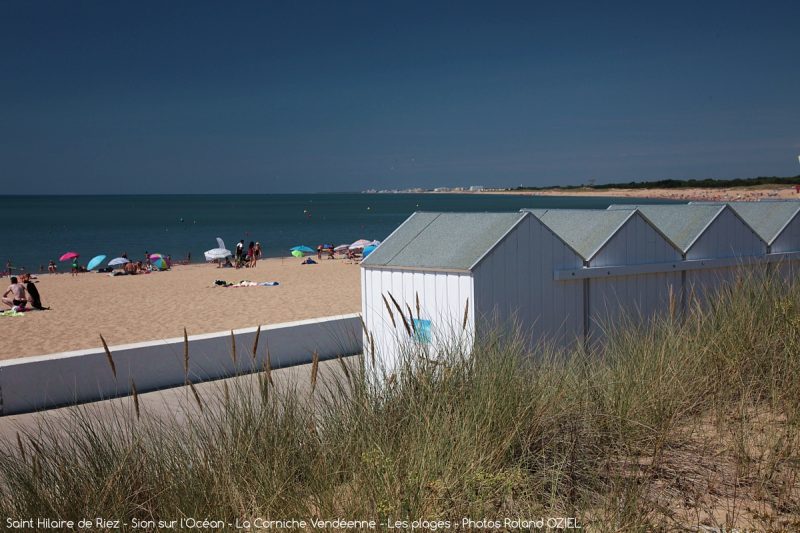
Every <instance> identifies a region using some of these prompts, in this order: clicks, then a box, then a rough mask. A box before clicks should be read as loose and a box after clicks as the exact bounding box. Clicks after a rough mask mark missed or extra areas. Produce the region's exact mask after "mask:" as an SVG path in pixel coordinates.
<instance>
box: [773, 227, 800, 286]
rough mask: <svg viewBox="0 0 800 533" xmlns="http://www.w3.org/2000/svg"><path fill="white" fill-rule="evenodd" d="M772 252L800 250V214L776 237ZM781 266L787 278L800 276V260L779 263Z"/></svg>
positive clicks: (778, 266) (779, 266)
mask: <svg viewBox="0 0 800 533" xmlns="http://www.w3.org/2000/svg"><path fill="white" fill-rule="evenodd" d="M770 252H771V253H776V254H777V253H787V252H800V214H798V215H797V216H795V217H794V219H792V221H791V222H789V224H788V225H787V226H786V228H785V229H784V230H783V231H782V232H781V234H780V235H779V236H778V238H777V239H775V240H774V241H773V243H772V246H771V248H770ZM776 268H779V269H780V271H781V273H782V274H783V276H784V277H785V278H786V279H795V278H796V277H797V276H800V260H794V261H786V262H782V263H779V264H778V265H777V267H776Z"/></svg>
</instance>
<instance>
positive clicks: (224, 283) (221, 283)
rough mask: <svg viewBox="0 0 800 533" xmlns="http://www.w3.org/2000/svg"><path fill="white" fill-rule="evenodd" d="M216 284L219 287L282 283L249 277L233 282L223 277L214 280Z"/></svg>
mask: <svg viewBox="0 0 800 533" xmlns="http://www.w3.org/2000/svg"><path fill="white" fill-rule="evenodd" d="M214 285H215V286H217V287H234V288H238V287H275V286H276V285H280V283H279V282H277V281H250V280H247V279H243V280H242V281H240V282H238V283H233V282H230V281H225V280H221V279H217V280H214Z"/></svg>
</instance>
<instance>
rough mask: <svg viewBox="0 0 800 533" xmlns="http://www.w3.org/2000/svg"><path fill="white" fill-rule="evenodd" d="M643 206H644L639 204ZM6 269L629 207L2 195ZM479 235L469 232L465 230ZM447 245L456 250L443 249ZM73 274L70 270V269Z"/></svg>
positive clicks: (453, 200) (444, 197) (563, 202)
mask: <svg viewBox="0 0 800 533" xmlns="http://www.w3.org/2000/svg"><path fill="white" fill-rule="evenodd" d="M635 201H636V202H637V203H643V201H642V200H635ZM0 202H1V203H0V205H2V206H3V208H2V209H0V260H2V265H0V270H5V268H4V267H5V264H6V261H8V260H11V262H12V264H13V265H14V266H16V267H25V268H26V269H27V270H30V271H34V272H36V271H38V270H39V268H40V266H45V267H46V266H47V262H48V260H50V259H53V260H56V261H58V258H59V256H61V254H63V253H64V252H67V251H75V252H78V253H79V254H81V262H82V263H83V264H86V262H88V260H89V259H91V258H92V257H94V256H95V255H98V254H105V255H107V256H108V259H109V260H110V259H111V258H113V257H117V256H119V255H121V254H122V253H123V252H127V254H128V257H130V258H131V259H135V258H143V257H144V254H145V252H150V253H155V252H159V253H162V254H169V255H171V256H172V258H173V259H174V260H178V259H182V258H185V257H186V256H187V254H189V253H191V257H192V261H193V262H198V261H202V260H203V251H204V250H208V249H211V248H215V247H216V245H217V244H216V241H215V240H214V238H215V237H222V239H223V240H224V241H225V244H226V246H227V247H228V248H229V249H232V248H233V247H234V246H235V245H236V243H237V242H238V241H239V239H244V240H245V244H247V243H249V242H250V241H259V242H261V245H262V247H263V248H264V249H265V251H266V255H267V256H270V257H277V256H286V255H288V253H289V251H288V250H289V248H291V247H292V246H296V245H301V244H303V245H307V246H310V247H312V248H315V247H316V246H317V245H318V244H333V245H338V244H343V243H350V242H353V241H355V240H357V239H362V238H365V239H378V240H382V239H384V238H385V237H386V236H387V235H389V233H391V232H392V231H393V230H394V229H395V228H396V227H397V226H398V225H399V224H400V223H401V222H403V220H405V219H406V218H407V217H408V216H409V215H410V214H411V213H413V212H414V211H517V210H519V209H520V208H523V207H553V208H557V207H561V208H592V209H605V208H606V207H607V206H608V205H609V204H610V203H633V202H634V200H628V199H622V198H575V197H530V196H514V195H479V194H358V193H355V194H345V193H342V194H267V195H157V196H0ZM464 230H465V231H469V228H464ZM442 245H443V246H446V245H447V243H442ZM65 267H66V265H62V269H63V268H65Z"/></svg>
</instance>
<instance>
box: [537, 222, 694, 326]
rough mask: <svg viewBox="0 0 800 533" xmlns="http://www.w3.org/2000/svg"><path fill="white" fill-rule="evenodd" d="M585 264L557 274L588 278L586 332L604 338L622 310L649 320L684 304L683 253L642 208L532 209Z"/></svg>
mask: <svg viewBox="0 0 800 533" xmlns="http://www.w3.org/2000/svg"><path fill="white" fill-rule="evenodd" d="M530 212H531V213H532V214H534V215H535V216H536V217H537V218H538V219H539V220H540V221H541V222H542V223H544V224H545V225H546V226H547V227H548V228H550V229H551V230H552V231H553V232H554V233H555V234H556V235H557V236H558V237H559V238H560V239H561V240H562V241H563V242H564V243H566V244H567V245H568V246H569V247H570V248H572V249H573V250H575V251H576V252H577V253H578V254H579V255H580V257H581V259H582V261H583V265H582V267H581V268H578V269H571V270H563V269H562V270H560V271H556V272H554V274H553V279H554V280H555V281H556V282H561V283H563V282H564V281H566V280H570V279H580V280H582V283H583V291H582V292H583V295H584V303H583V314H584V335H585V337H586V339H587V340H589V339H591V340H600V339H602V337H603V330H604V328H605V327H606V326H607V325H609V324H610V323H612V322H613V321H614V320H615V319H617V318H619V316H620V315H621V314H623V313H624V314H625V315H627V317H629V318H631V319H635V320H646V319H648V318H649V317H652V316H653V315H655V314H657V313H661V312H669V310H670V309H674V308H675V307H676V306H677V305H678V299H679V298H680V293H681V275H680V273H679V272H678V271H677V270H676V267H675V266H674V265H676V264H677V263H678V262H680V260H681V252H680V250H678V249H677V247H676V246H675V245H673V244H672V242H671V241H669V240H668V239H667V238H666V237H665V236H664V235H663V233H661V232H660V231H659V230H658V229H657V228H656V227H654V226H653V224H652V223H650V222H649V221H648V220H647V219H646V218H645V217H643V216H642V215H641V213H639V212H638V211H637V210H626V211H622V210H620V211H614V210H611V211H601V210H588V209H587V210H574V209H550V210H536V209H533V210H530Z"/></svg>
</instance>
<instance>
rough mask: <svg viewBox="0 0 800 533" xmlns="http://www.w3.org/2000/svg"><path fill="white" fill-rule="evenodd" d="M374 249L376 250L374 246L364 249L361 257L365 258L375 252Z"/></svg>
mask: <svg viewBox="0 0 800 533" xmlns="http://www.w3.org/2000/svg"><path fill="white" fill-rule="evenodd" d="M375 248H377V246H375V245H374V244H370V245H369V246H366V247H364V251H363V252H361V257H367V256H368V255H369V254H371V253H372V252H374V251H375Z"/></svg>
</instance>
